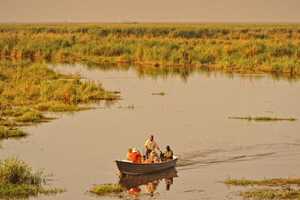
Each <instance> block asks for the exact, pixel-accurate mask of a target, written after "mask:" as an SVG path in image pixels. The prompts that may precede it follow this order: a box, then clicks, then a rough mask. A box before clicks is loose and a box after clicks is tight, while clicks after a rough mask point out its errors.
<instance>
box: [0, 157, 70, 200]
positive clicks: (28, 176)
mask: <svg viewBox="0 0 300 200" xmlns="http://www.w3.org/2000/svg"><path fill="white" fill-rule="evenodd" d="M45 183H46V179H45V176H44V173H43V172H42V171H36V172H35V171H33V170H32V168H31V167H30V166H29V165H28V164H26V163H25V162H24V161H21V160H18V159H16V158H9V159H6V160H3V161H1V162H0V198H5V199H7V198H28V197H31V196H37V195H38V194H47V195H50V194H57V193H61V192H64V190H63V189H59V188H46V187H45V186H44V184H45Z"/></svg>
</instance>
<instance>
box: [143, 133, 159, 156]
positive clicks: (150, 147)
mask: <svg viewBox="0 0 300 200" xmlns="http://www.w3.org/2000/svg"><path fill="white" fill-rule="evenodd" d="M144 146H145V148H146V157H147V158H148V157H149V154H150V153H151V151H155V150H156V149H157V150H159V151H160V148H159V146H158V145H157V143H156V142H155V141H154V136H153V135H150V137H149V139H147V140H146V142H145V145H144Z"/></svg>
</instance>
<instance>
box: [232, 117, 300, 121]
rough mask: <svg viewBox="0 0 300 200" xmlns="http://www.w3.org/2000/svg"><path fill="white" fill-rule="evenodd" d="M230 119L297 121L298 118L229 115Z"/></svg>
mask: <svg viewBox="0 0 300 200" xmlns="http://www.w3.org/2000/svg"><path fill="white" fill-rule="evenodd" d="M228 118H229V119H241V120H248V121H296V120H297V119H296V118H293V117H289V118H282V117H265V116H259V117H251V116H248V117H228Z"/></svg>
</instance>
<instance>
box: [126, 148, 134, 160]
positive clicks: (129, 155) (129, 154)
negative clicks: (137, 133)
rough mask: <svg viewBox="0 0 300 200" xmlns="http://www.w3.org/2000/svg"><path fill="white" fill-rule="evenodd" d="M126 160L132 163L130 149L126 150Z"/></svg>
mask: <svg viewBox="0 0 300 200" xmlns="http://www.w3.org/2000/svg"><path fill="white" fill-rule="evenodd" d="M126 158H127V160H129V161H131V162H132V161H133V153H132V148H129V149H128V152H127V155H126Z"/></svg>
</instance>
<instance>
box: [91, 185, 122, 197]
mask: <svg viewBox="0 0 300 200" xmlns="http://www.w3.org/2000/svg"><path fill="white" fill-rule="evenodd" d="M89 191H90V192H91V193H93V194H96V195H99V196H103V195H108V194H118V193H121V192H123V191H124V188H122V186H121V185H119V184H101V185H94V186H93V187H92V188H91V189H90V190H89Z"/></svg>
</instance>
